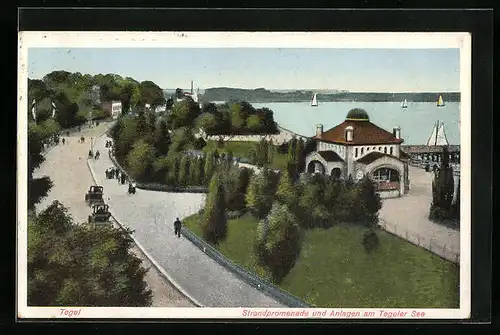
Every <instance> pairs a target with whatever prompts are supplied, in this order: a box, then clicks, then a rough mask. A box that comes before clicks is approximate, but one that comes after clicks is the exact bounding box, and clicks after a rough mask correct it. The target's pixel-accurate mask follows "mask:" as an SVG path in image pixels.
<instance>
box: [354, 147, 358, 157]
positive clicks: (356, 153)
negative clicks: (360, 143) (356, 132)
mask: <svg viewBox="0 0 500 335" xmlns="http://www.w3.org/2000/svg"><path fill="white" fill-rule="evenodd" d="M354 157H358V148H356V151H355V153H354Z"/></svg>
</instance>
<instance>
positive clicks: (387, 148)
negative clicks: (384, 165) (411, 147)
mask: <svg viewBox="0 0 500 335" xmlns="http://www.w3.org/2000/svg"><path fill="white" fill-rule="evenodd" d="M391 148H392V156H394V157H397V158H399V144H393V145H356V146H352V157H353V158H354V159H359V158H361V157H363V156H366V155H368V154H370V153H372V152H380V153H387V154H388V155H390V154H391ZM356 149H358V150H357V155H356Z"/></svg>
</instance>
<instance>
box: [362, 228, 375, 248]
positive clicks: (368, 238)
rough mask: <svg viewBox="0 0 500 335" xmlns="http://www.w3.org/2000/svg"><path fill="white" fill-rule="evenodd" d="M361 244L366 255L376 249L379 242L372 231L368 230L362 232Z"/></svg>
mask: <svg viewBox="0 0 500 335" xmlns="http://www.w3.org/2000/svg"><path fill="white" fill-rule="evenodd" d="M362 244H363V248H364V249H365V251H366V252H367V253H371V252H373V251H374V250H375V249H376V248H377V247H378V244H379V240H378V236H377V233H376V232H375V230H374V229H371V228H368V229H366V230H365V231H364V232H363V239H362Z"/></svg>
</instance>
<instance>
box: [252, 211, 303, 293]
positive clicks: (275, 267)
mask: <svg viewBox="0 0 500 335" xmlns="http://www.w3.org/2000/svg"><path fill="white" fill-rule="evenodd" d="M256 251H257V257H258V259H259V262H260V263H261V264H262V265H264V266H265V267H266V268H267V269H268V270H269V271H270V272H271V278H272V280H273V282H275V283H278V284H279V283H281V282H282V281H283V279H284V278H285V276H286V275H287V274H288V273H289V271H290V270H291V269H292V268H293V266H294V265H295V261H296V259H297V256H298V255H299V252H300V228H299V225H298V219H297V217H295V215H294V214H293V213H292V212H290V210H289V209H288V207H287V206H286V205H283V204H279V203H274V204H273V206H272V209H271V212H270V213H269V216H268V217H267V218H266V219H265V220H261V221H260V222H259V224H258V227H257V247H256Z"/></svg>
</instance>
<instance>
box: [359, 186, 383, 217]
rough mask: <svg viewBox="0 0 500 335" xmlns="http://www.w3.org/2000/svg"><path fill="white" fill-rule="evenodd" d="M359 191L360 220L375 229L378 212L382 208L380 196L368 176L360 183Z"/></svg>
mask: <svg viewBox="0 0 500 335" xmlns="http://www.w3.org/2000/svg"><path fill="white" fill-rule="evenodd" d="M358 189H359V192H358V196H359V201H358V205H359V207H358V210H357V211H356V213H357V214H358V219H359V220H360V222H362V223H363V224H366V225H367V226H369V227H375V226H376V225H377V223H378V211H379V210H380V209H381V208H382V201H381V200H380V195H379V194H378V193H377V191H376V189H375V185H374V184H373V181H372V180H371V179H370V178H369V177H368V176H364V177H363V179H362V180H361V181H360V182H359V183H358Z"/></svg>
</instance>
